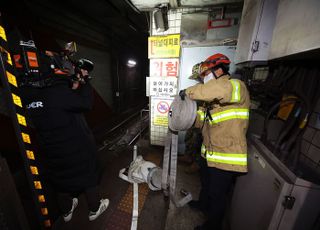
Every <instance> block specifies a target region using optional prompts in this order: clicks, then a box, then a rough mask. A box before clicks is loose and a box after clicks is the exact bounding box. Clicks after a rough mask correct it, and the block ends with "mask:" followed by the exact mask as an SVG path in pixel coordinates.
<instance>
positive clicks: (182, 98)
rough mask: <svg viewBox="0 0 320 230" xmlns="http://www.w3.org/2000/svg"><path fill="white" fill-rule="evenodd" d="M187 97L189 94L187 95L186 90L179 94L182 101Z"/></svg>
mask: <svg viewBox="0 0 320 230" xmlns="http://www.w3.org/2000/svg"><path fill="white" fill-rule="evenodd" d="M186 95H187V94H186V90H185V89H183V90H180V92H179V96H180V98H181V100H183V101H184V99H185V97H186Z"/></svg>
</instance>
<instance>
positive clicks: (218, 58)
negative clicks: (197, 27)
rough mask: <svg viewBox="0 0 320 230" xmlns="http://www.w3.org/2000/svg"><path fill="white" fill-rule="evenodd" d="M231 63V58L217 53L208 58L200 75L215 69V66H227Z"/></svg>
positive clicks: (201, 68) (202, 65) (203, 63)
mask: <svg viewBox="0 0 320 230" xmlns="http://www.w3.org/2000/svg"><path fill="white" fill-rule="evenodd" d="M230 63H231V62H230V60H229V58H228V57H227V56H225V55H223V54H220V53H217V54H214V55H212V56H210V57H208V58H207V59H206V60H205V61H204V62H202V63H201V66H200V75H203V74H204V73H205V72H206V71H207V70H209V69H212V68H214V67H215V66H218V65H221V64H225V65H229V64H230Z"/></svg>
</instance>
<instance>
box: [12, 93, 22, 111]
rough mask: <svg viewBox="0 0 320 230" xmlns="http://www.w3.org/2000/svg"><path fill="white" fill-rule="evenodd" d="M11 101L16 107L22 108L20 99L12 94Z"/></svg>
mask: <svg viewBox="0 0 320 230" xmlns="http://www.w3.org/2000/svg"><path fill="white" fill-rule="evenodd" d="M12 99H13V102H14V104H16V105H17V106H19V107H21V108H22V103H21V98H20V97H19V96H17V95H15V94H14V93H12Z"/></svg>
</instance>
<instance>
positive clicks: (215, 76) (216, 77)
mask: <svg viewBox="0 0 320 230" xmlns="http://www.w3.org/2000/svg"><path fill="white" fill-rule="evenodd" d="M211 73H212V74H213V76H214V78H215V79H216V80H217V79H218V78H220V77H222V76H224V75H228V74H226V73H223V74H221V75H220V76H219V77H218V76H217V75H216V74H215V72H214V70H213V69H211Z"/></svg>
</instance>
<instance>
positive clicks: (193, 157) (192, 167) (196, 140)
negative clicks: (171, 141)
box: [178, 63, 202, 174]
mask: <svg viewBox="0 0 320 230" xmlns="http://www.w3.org/2000/svg"><path fill="white" fill-rule="evenodd" d="M199 70H200V63H197V64H195V65H194V66H193V67H192V75H191V76H190V77H189V79H192V80H196V81H198V82H200V83H202V80H201V78H200V75H199ZM184 142H185V145H186V148H185V153H184V155H183V156H180V157H179V158H178V160H179V161H180V162H185V163H187V164H189V166H188V168H186V169H185V172H186V173H188V174H193V173H196V172H198V171H199V169H200V165H199V159H200V155H199V154H197V153H198V152H200V149H201V144H202V135H201V131H200V129H199V128H198V127H195V126H193V127H191V128H190V129H188V130H187V132H186V135H185V138H184Z"/></svg>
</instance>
